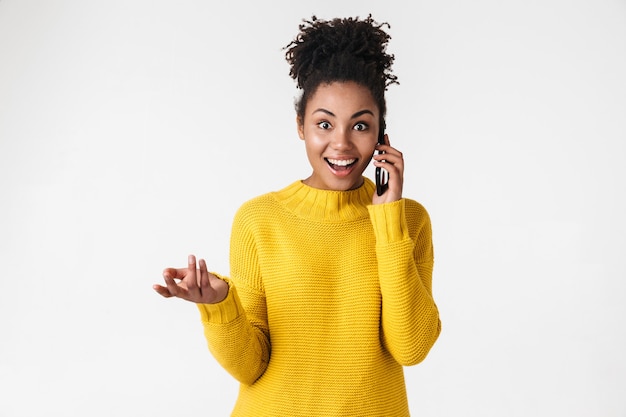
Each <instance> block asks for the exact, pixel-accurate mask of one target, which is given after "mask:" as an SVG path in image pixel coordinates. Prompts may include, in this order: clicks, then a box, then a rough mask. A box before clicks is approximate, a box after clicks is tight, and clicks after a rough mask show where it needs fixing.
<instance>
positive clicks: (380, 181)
mask: <svg viewBox="0 0 626 417" xmlns="http://www.w3.org/2000/svg"><path fill="white" fill-rule="evenodd" d="M378 143H379V144H381V145H384V144H385V123H384V122H383V123H382V124H381V125H380V130H379V132H378ZM384 153H385V152H382V151H378V154H379V155H380V154H384ZM388 182H389V173H388V172H387V171H385V170H384V169H383V168H380V167H376V194H378V195H383V194H384V193H385V191H387V188H388V187H389V184H388Z"/></svg>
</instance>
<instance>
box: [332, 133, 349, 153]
mask: <svg viewBox="0 0 626 417" xmlns="http://www.w3.org/2000/svg"><path fill="white" fill-rule="evenodd" d="M330 146H331V147H332V148H333V149H335V150H338V151H344V150H348V149H351V148H352V139H351V137H350V130H348V129H336V130H335V131H334V132H333V136H332V139H331V143H330Z"/></svg>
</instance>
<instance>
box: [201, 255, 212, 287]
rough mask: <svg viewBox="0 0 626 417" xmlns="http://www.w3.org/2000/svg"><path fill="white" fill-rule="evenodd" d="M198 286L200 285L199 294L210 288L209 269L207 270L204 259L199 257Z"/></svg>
mask: <svg viewBox="0 0 626 417" xmlns="http://www.w3.org/2000/svg"><path fill="white" fill-rule="evenodd" d="M198 287H200V295H204V294H205V293H206V292H208V291H209V290H210V288H211V286H210V284H209V271H208V270H207V266H206V261H205V260H204V259H200V276H199V277H198Z"/></svg>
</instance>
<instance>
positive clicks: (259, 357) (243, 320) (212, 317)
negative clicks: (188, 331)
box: [198, 216, 270, 385]
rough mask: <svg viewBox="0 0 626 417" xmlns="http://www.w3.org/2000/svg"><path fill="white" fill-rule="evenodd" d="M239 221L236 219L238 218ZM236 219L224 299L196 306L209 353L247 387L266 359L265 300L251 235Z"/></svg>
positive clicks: (267, 336)
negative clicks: (229, 275) (226, 292)
mask: <svg viewBox="0 0 626 417" xmlns="http://www.w3.org/2000/svg"><path fill="white" fill-rule="evenodd" d="M239 217H240V216H239ZM239 217H236V218H235V221H234V223H233V231H232V235H231V277H230V278H225V277H222V276H220V278H222V279H224V280H226V281H227V282H228V285H229V291H228V296H227V297H226V298H225V299H224V300H222V301H221V302H220V303H217V304H198V309H199V310H200V317H201V319H202V324H203V327H204V335H205V338H206V340H207V344H208V346H209V350H210V351H211V353H212V354H213V356H214V357H215V359H216V360H217V361H218V362H219V363H220V364H221V365H222V367H223V368H224V369H225V370H226V371H228V372H229V373H230V374H231V375H232V376H233V377H235V378H236V379H237V380H238V381H239V382H241V383H243V384H246V385H251V384H252V383H254V381H256V380H257V379H258V378H259V377H260V376H261V375H262V374H263V372H264V371H265V369H266V367H267V364H268V362H269V357H270V341H269V328H268V324H267V309H266V304H265V296H264V293H263V290H262V288H261V287H260V285H258V286H256V287H255V286H253V285H254V284H255V283H256V284H259V283H260V269H259V265H258V261H257V259H258V258H257V255H256V250H255V245H254V239H253V236H252V233H250V231H249V230H248V228H246V226H245V224H244V223H243V222H242V221H241V219H240V218H239Z"/></svg>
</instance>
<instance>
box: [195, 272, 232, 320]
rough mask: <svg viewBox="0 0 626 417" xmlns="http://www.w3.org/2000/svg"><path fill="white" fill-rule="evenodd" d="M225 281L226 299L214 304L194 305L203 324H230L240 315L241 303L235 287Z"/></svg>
mask: <svg viewBox="0 0 626 417" xmlns="http://www.w3.org/2000/svg"><path fill="white" fill-rule="evenodd" d="M220 278H221V277H220ZM225 281H226V282H228V295H226V298H224V299H223V300H222V301H220V302H219V303H215V304H196V305H197V306H198V310H199V311H200V318H201V319H202V322H203V323H213V324H225V323H230V322H231V321H233V320H235V319H236V318H237V317H239V316H240V315H241V314H242V312H243V307H242V305H241V301H239V296H238V295H237V290H236V289H235V286H234V285H232V283H231V282H230V281H228V280H226V279H225Z"/></svg>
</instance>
